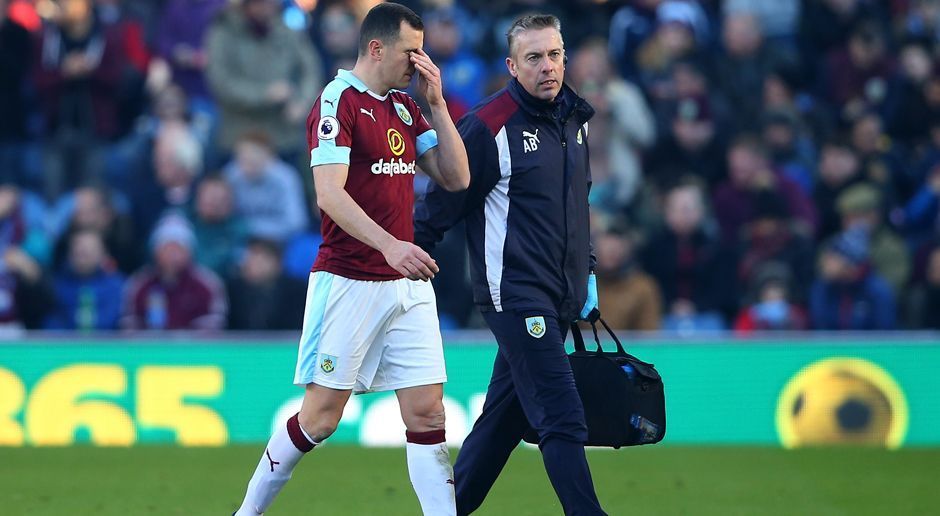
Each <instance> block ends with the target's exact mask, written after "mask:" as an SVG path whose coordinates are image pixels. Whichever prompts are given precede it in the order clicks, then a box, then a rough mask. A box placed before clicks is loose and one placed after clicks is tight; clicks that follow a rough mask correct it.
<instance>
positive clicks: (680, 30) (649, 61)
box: [635, 0, 707, 99]
mask: <svg viewBox="0 0 940 516" xmlns="http://www.w3.org/2000/svg"><path fill="white" fill-rule="evenodd" d="M705 23H707V22H706V19H705V17H704V14H703V13H702V11H701V8H700V7H699V6H698V4H696V3H694V2H682V1H675V0H667V1H665V2H663V3H662V4H660V5H659V7H657V9H656V29H655V30H654V31H653V33H652V34H651V35H650V37H649V38H648V39H646V41H644V42H643V43H642V44H641V45H640V46H639V48H638V49H637V51H636V55H635V59H636V64H637V66H638V70H637V71H638V78H637V82H638V83H639V84H640V85H641V86H643V87H644V88H645V89H646V90H647V91H648V92H649V94H650V95H651V96H652V97H653V98H654V99H659V98H665V97H667V96H668V91H665V92H664V91H662V90H664V89H666V90H668V88H669V81H668V76H669V71H670V69H671V67H672V65H673V64H674V63H675V62H676V61H678V60H680V59H683V58H686V57H690V56H693V55H695V54H696V53H697V51H698V49H699V48H700V47H698V44H700V43H701V40H702V39H703V38H702V37H701V36H700V35H701V33H702V31H704V30H707V29H706V28H704V27H703V26H704V24H705ZM697 31H698V32H697Z"/></svg>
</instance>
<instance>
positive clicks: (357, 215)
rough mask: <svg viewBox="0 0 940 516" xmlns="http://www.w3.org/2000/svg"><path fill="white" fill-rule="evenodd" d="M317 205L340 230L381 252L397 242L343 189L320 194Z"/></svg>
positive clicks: (318, 194) (333, 189)
mask: <svg viewBox="0 0 940 516" xmlns="http://www.w3.org/2000/svg"><path fill="white" fill-rule="evenodd" d="M317 205H318V206H319V207H320V209H321V210H323V212H324V213H326V214H327V215H329V217H330V219H332V220H333V222H335V223H336V225H338V226H339V227H340V229H342V230H343V231H345V232H346V233H348V234H349V235H350V236H352V237H353V238H355V239H356V240H359V241H360V242H362V243H364V244H366V245H368V246H369V247H371V248H373V249H375V250H377V251H379V252H384V249H385V248H386V247H387V246H388V245H389V244H391V243H392V242H394V241H395V240H396V239H395V237H393V236H392V235H391V234H389V232H388V231H385V230H384V229H382V226H379V225H378V224H376V222H375V221H374V220H372V219H371V218H370V217H369V216H368V215H367V214H366V212H365V211H363V209H362V207H361V206H359V204H358V203H356V201H354V200H353V198H352V197H350V196H349V194H348V193H347V192H346V190H345V189H343V188H331V189H329V190H327V191H322V192H318V193H317Z"/></svg>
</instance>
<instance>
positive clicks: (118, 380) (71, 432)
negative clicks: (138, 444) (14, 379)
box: [25, 364, 137, 446]
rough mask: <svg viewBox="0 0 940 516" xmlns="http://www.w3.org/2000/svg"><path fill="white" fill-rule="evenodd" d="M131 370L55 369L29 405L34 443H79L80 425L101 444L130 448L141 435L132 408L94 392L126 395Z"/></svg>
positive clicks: (109, 367) (99, 367)
mask: <svg viewBox="0 0 940 516" xmlns="http://www.w3.org/2000/svg"><path fill="white" fill-rule="evenodd" d="M126 392H127V374H126V373H125V372H124V368H123V367H121V366H117V365H88V364H82V365H71V366H66V367H62V368H60V369H56V370H53V371H52V372H50V373H49V374H47V375H46V376H44V377H43V378H42V379H40V380H39V382H37V383H36V385H35V386H34V387H33V391H32V393H31V395H30V397H29V404H28V405H27V407H26V418H25V419H26V431H27V435H28V436H29V441H30V442H31V443H32V444H35V445H52V446H64V445H69V444H73V443H74V442H75V432H76V430H78V429H79V428H85V429H87V430H88V433H89V435H90V440H91V442H92V443H93V444H96V445H99V446H129V445H131V444H134V441H135V440H136V438H137V433H136V431H135V429H134V422H133V421H132V420H131V417H130V416H129V415H128V414H127V411H126V410H124V408H122V407H120V406H119V405H117V404H115V403H114V402H111V401H103V400H87V399H83V398H87V397H91V396H122V395H124V394H126Z"/></svg>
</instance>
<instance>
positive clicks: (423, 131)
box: [410, 99, 437, 158]
mask: <svg viewBox="0 0 940 516" xmlns="http://www.w3.org/2000/svg"><path fill="white" fill-rule="evenodd" d="M410 104H411V109H412V110H413V115H414V119H415V134H417V135H418V138H417V146H416V148H417V149H418V157H419V158H420V157H421V156H422V155H424V153H425V152H427V151H429V150H431V149H433V148H434V147H437V131H435V130H434V128H433V127H431V124H429V123H428V119H427V118H424V114H422V113H421V108H420V107H418V104H416V103H415V102H414V100H413V99H411V102H410Z"/></svg>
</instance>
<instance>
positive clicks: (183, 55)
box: [155, 0, 228, 113]
mask: <svg viewBox="0 0 940 516" xmlns="http://www.w3.org/2000/svg"><path fill="white" fill-rule="evenodd" d="M227 3H228V2H227V1H226V0H169V1H168V2H165V4H164V7H163V12H162V13H161V14H160V19H159V21H158V22H157V29H156V49H155V50H156V53H157V55H159V56H160V58H161V59H163V60H164V61H166V62H167V63H168V64H169V67H170V72H171V77H172V81H173V82H174V83H175V84H178V85H179V86H180V87H181V88H182V89H183V91H184V92H185V93H186V97H187V98H188V99H189V103H190V107H191V109H192V110H193V111H198V112H208V113H214V112H215V107H214V102H213V100H212V97H211V95H210V93H209V89H208V87H207V86H206V80H205V76H204V73H205V68H206V64H207V62H208V55H207V54H206V49H205V34H206V31H207V29H208V28H209V24H210V23H211V22H212V20H213V18H215V16H217V15H218V13H219V11H221V10H222V9H223V8H224V7H225V5H226V4H227Z"/></svg>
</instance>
